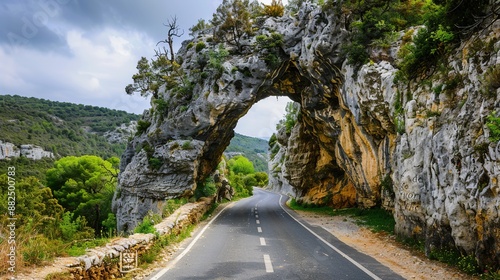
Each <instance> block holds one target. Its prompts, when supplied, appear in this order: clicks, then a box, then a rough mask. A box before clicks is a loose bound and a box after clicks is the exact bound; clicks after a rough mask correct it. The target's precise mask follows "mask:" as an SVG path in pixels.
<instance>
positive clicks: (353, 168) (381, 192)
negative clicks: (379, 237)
mask: <svg viewBox="0 0 500 280" xmlns="http://www.w3.org/2000/svg"><path fill="white" fill-rule="evenodd" d="M342 17H343V15H338V14H335V13H334V12H323V11H322V10H321V9H320V8H319V7H317V6H315V5H310V4H305V5H303V6H302V8H301V9H300V10H299V11H298V12H297V14H296V15H294V16H293V17H292V16H290V15H286V16H284V17H281V18H267V19H265V20H262V21H261V25H260V26H259V29H258V30H259V31H257V34H256V36H259V35H260V36H264V37H266V36H267V37H266V38H269V37H272V36H271V34H273V33H278V34H282V39H283V40H282V41H283V43H282V45H281V47H280V48H279V49H278V50H271V49H266V48H261V47H259V46H257V44H256V41H255V37H250V38H247V39H246V40H247V42H246V43H247V44H246V45H248V46H250V47H247V48H245V49H244V51H243V53H239V52H237V51H236V50H234V49H231V48H230V47H229V46H228V45H225V46H224V45H222V47H221V46H218V45H216V44H214V43H212V37H211V35H207V34H208V33H210V32H207V33H201V35H199V37H197V38H195V39H193V40H192V41H191V42H185V43H184V44H183V47H182V48H181V49H180V51H179V53H178V54H177V57H182V61H181V62H182V63H181V64H180V67H181V69H182V71H184V72H183V73H184V74H185V77H191V78H192V80H191V82H192V84H193V86H192V88H191V91H189V92H188V93H186V92H184V91H182V88H179V87H167V85H164V86H163V87H162V88H161V90H160V94H159V99H160V101H161V100H163V101H161V102H158V101H156V102H153V103H152V104H153V106H152V109H151V110H150V111H149V112H148V113H147V114H145V115H144V117H143V120H142V122H143V123H147V124H149V127H148V128H147V129H146V130H145V131H144V132H143V133H142V134H141V135H140V136H137V137H135V138H134V139H133V140H132V141H131V142H130V143H129V145H128V148H127V152H126V153H125V154H124V155H123V157H122V166H121V171H122V172H121V174H120V177H119V186H118V190H117V194H116V195H115V200H114V209H115V210H116V211H117V217H118V224H119V228H120V229H121V230H124V229H131V228H133V227H134V226H135V224H136V223H137V221H138V220H140V219H141V217H142V216H143V215H145V213H147V212H148V211H149V210H154V211H158V209H159V208H158V207H159V205H161V204H162V203H163V201H164V200H165V199H168V198H169V197H174V196H182V195H183V194H185V193H186V192H189V191H192V190H193V189H195V188H196V187H197V182H200V181H202V180H204V178H206V176H208V175H209V174H210V173H211V172H212V171H213V170H214V169H215V167H216V166H217V163H218V161H219V159H220V156H221V155H222V152H223V151H224V149H225V147H226V146H227V145H228V143H229V140H230V139H231V137H232V136H233V129H234V127H235V126H236V122H237V120H238V119H239V118H240V117H242V116H243V115H244V114H245V113H246V112H247V111H248V110H249V108H250V107H251V106H252V105H253V104H255V103H256V102H258V101H259V100H261V99H263V98H266V97H268V96H277V95H286V96H288V97H290V98H291V99H292V100H294V101H295V102H297V103H299V104H300V115H299V117H298V121H297V124H296V125H295V127H293V128H292V129H291V130H290V131H289V132H288V133H287V132H286V131H280V132H279V133H278V136H277V143H276V144H275V145H278V146H277V147H278V149H277V151H275V154H274V157H273V159H272V161H271V163H270V165H269V166H270V173H271V174H270V175H271V178H270V182H271V184H272V187H274V188H276V189H277V190H279V191H282V192H285V193H288V194H293V195H295V196H296V197H297V198H298V199H300V200H302V201H304V202H307V203H322V204H329V205H332V206H333V207H339V208H340V207H348V206H354V205H356V206H358V207H373V206H377V205H385V206H386V207H388V208H389V209H390V210H393V211H394V216H395V219H396V232H397V233H398V234H399V235H401V236H405V237H413V238H419V239H422V240H424V241H425V245H426V250H427V252H428V253H429V252H431V251H432V250H434V249H436V248H442V247H452V248H458V250H460V251H461V252H462V253H464V254H472V255H475V256H476V258H477V260H478V262H479V263H480V265H481V266H486V265H492V266H498V264H499V263H500V246H499V244H500V243H499V242H500V234H499V232H498V230H497V229H498V228H499V227H498V226H499V221H500V217H499V214H498V213H499V212H498V205H499V203H500V198H499V196H498V188H499V185H498V184H499V183H498V182H499V176H500V171H499V160H500V155H499V152H498V150H499V149H498V147H497V146H498V143H494V141H492V140H491V139H492V138H491V137H490V136H491V131H490V129H489V128H488V126H487V125H486V124H487V122H488V116H489V115H490V114H492V113H494V111H495V109H498V108H499V107H500V106H499V105H500V99H499V96H500V92H499V89H498V86H491V85H488V86H485V81H487V80H491V78H492V77H491V76H492V75H497V76H494V77H493V78H494V79H500V77H498V74H494V73H498V71H499V70H498V64H499V62H500V43H499V41H500V40H499V37H500V31H499V29H500V27H499V24H498V23H496V24H493V25H491V26H490V27H489V28H488V29H487V30H484V31H483V32H482V33H481V34H478V37H477V40H476V41H475V43H474V42H473V41H471V42H468V43H466V44H464V45H463V46H462V47H461V48H460V51H457V52H456V53H455V54H454V55H453V56H451V57H449V58H448V60H447V61H448V64H447V65H445V67H444V69H439V70H437V71H434V72H433V73H428V76H427V77H425V78H419V79H417V80H414V81H410V82H408V83H401V82H400V83H396V82H395V76H396V75H395V74H396V72H397V69H396V66H395V65H396V62H397V61H398V57H397V53H398V50H399V48H400V47H401V40H400V41H398V42H395V43H394V44H393V45H392V46H391V47H390V48H389V49H387V50H379V52H374V55H373V61H371V63H369V64H366V65H363V66H362V67H361V68H360V69H359V71H356V73H355V70H354V68H353V67H352V66H350V65H349V64H348V63H347V62H344V61H343V60H342V59H341V58H340V56H339V52H340V49H341V45H342V43H343V42H344V41H345V38H346V37H345V35H346V33H347V32H346V30H345V28H344V26H343V23H344V22H345V20H344V18H342ZM400 35H401V36H403V34H400ZM261 38H262V37H261ZM198 42H203V45H204V46H208V47H207V48H206V49H201V50H200V49H199V48H196V49H195V48H193V47H192V46H193V44H197V43H198ZM478 42H479V43H478ZM481 42H485V43H484V44H482V43H481ZM190 43H191V44H190ZM190 46H191V47H190ZM221 48H227V49H228V50H229V51H230V52H232V54H231V55H229V56H227V57H226V58H225V60H224V61H221V62H220V67H217V68H210V67H211V66H209V65H208V66H207V63H206V58H207V56H209V55H211V54H212V55H213V54H214V53H216V52H220V50H221ZM270 54H271V55H274V58H276V59H277V61H278V62H279V63H269V60H266V59H267V58H269V55H270ZM203 61H205V64H204V65H205V66H204V67H201V64H203ZM200 69H201V70H200ZM200 71H201V72H200ZM201 77H203V78H201ZM493 85H498V83H494V84H493ZM485 91H486V92H487V91H492V92H490V93H489V94H488V93H485ZM162 103H163V104H168V105H169V106H167V108H163V107H161V106H158V104H162ZM185 143H190V144H189V146H190V147H191V148H190V149H187V150H185V149H181V148H179V147H184V145H186V144H185ZM157 160H159V161H160V162H161V164H155V162H156V163H157Z"/></svg>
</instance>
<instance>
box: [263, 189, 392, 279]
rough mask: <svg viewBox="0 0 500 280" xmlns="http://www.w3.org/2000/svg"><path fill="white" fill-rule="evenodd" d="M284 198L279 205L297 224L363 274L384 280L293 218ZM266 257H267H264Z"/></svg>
mask: <svg viewBox="0 0 500 280" xmlns="http://www.w3.org/2000/svg"><path fill="white" fill-rule="evenodd" d="M282 198H283V195H281V194H280V200H279V205H280V207H281V209H283V211H285V212H286V213H287V214H288V216H290V217H291V218H292V219H294V220H295V221H296V222H297V223H299V225H301V226H303V227H304V228H305V229H307V230H308V231H309V232H310V233H312V234H313V235H314V236H316V238H318V239H319V240H321V241H322V242H323V243H325V244H326V245H327V246H328V247H330V248H332V249H333V250H334V251H336V252H337V253H339V254H340V255H341V256H342V257H344V258H346V259H347V260H348V261H350V262H351V263H352V264H354V265H355V266H357V267H358V268H359V269H361V270H362V271H363V272H365V273H366V274H368V275H369V276H370V277H371V278H373V279H375V280H382V278H380V277H378V276H377V275H375V274H373V272H371V271H369V270H368V269H367V268H366V267H364V266H363V265H362V264H360V263H358V262H357V261H355V260H353V259H352V258H351V257H349V256H348V255H347V254H345V253H344V252H342V251H340V249H338V248H337V247H335V246H333V245H332V244H330V243H329V242H328V241H326V240H325V239H323V238H322V237H321V236H319V235H318V234H316V233H315V232H314V231H312V229H310V228H308V227H307V226H306V225H304V224H303V223H301V222H300V221H299V220H297V219H296V218H295V217H294V216H292V215H291V214H290V213H288V211H287V210H286V209H285V208H284V207H283V204H282V203H281V199H282ZM264 256H265V255H264Z"/></svg>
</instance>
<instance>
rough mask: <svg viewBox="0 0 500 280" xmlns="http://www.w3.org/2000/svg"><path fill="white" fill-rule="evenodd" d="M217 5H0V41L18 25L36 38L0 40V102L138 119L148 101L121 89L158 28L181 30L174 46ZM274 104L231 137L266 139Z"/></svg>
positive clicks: (156, 0)
mask: <svg viewBox="0 0 500 280" xmlns="http://www.w3.org/2000/svg"><path fill="white" fill-rule="evenodd" d="M49 2H50V1H49ZM221 2H222V0H210V1H207V2H203V4H201V3H199V2H197V0H185V1H184V2H182V3H181V2H179V3H175V4H174V3H165V2H163V1H161V0H148V1H147V4H146V3H144V4H143V3H142V2H141V3H135V2H134V3H133V4H130V5H127V6H124V5H123V3H122V2H121V1H118V0H116V1H115V0H109V1H106V2H101V1H97V0H95V1H94V0H92V1H91V0H89V1H81V2H80V1H67V2H64V3H65V4H64V5H56V6H51V7H41V6H39V5H37V4H36V2H29V3H31V4H29V3H28V2H26V3H24V2H22V1H19V2H17V1H16V2H12V3H11V4H9V5H8V9H5V7H2V6H1V5H0V23H2V25H0V33H2V34H0V35H6V34H14V33H15V34H17V35H18V36H21V37H22V36H24V35H23V32H22V31H23V30H24V29H26V28H27V22H26V21H23V19H26V18H27V19H29V23H30V24H29V26H31V27H33V26H35V27H36V32H34V31H33V30H34V29H33V30H31V29H30V30H31V31H33V32H34V34H30V35H32V36H31V37H29V38H28V37H26V36H25V37H26V38H25V37H23V38H24V39H25V41H26V44H24V45H16V44H13V43H12V42H8V41H5V38H4V39H3V40H4V41H3V42H2V41H1V40H0V61H1V62H2V69H5V70H6V71H4V72H3V73H2V75H0V94H18V95H23V96H33V97H38V98H44V99H49V100H54V101H64V102H73V103H82V104H88V105H94V106H103V107H109V108H114V109H120V110H126V111H129V112H135V113H142V112H143V111H144V109H147V108H149V107H150V104H149V98H143V97H141V96H138V95H134V96H128V95H126V93H125V91H124V88H125V86H126V85H127V84H129V83H131V82H132V78H131V77H132V75H133V74H134V73H135V72H136V71H137V70H136V68H135V67H136V64H137V61H138V60H139V59H140V58H141V57H142V56H145V57H148V58H151V57H152V56H153V55H154V49H155V47H156V42H158V41H159V40H161V39H163V38H161V36H164V33H165V27H164V26H163V25H162V23H164V22H165V21H166V20H167V19H168V18H169V17H170V16H174V15H178V17H179V20H180V22H179V23H180V24H181V25H182V28H184V30H185V35H184V37H183V38H180V39H178V40H177V41H176V45H179V46H180V42H181V41H182V40H184V39H187V37H188V35H187V34H188V33H189V32H188V31H187V30H188V28H189V27H190V26H192V25H194V24H195V23H196V21H197V20H198V19H199V18H205V19H208V20H209V19H210V18H211V16H212V13H213V12H215V9H216V8H217V6H218V5H219V4H220V3H221ZM261 2H266V3H270V0H269V1H267V0H266V1H261ZM283 2H284V3H286V1H283ZM195 3H196V5H194V4H195ZM165 7H167V8H168V9H167V10H166V11H165ZM110 11H112V13H110ZM42 12H43V13H45V14H46V17H45V18H43V19H44V20H43V22H42V21H41V22H40V23H39V25H38V26H37V25H34V24H35V23H34V22H33V20H32V19H33V18H34V17H35V16H36V15H41V13H42ZM41 19H42V18H41ZM23 28H24V29H23ZM158 36H160V37H158ZM4 37H5V36H4ZM2 38H3V37H2ZM275 100H276V98H268V99H266V100H264V101H261V102H259V103H258V104H255V105H254V107H253V108H252V109H251V110H250V112H249V113H248V114H247V116H246V117H244V118H243V119H242V120H240V122H239V125H238V127H237V129H236V130H237V131H238V133H241V134H245V135H250V136H257V137H269V136H270V135H271V134H272V132H273V131H274V130H275V126H276V122H277V121H279V120H280V119H281V118H282V117H283V114H284V106H285V104H286V101H281V100H282V98H280V102H275Z"/></svg>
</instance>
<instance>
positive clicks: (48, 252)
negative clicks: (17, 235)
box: [21, 234, 63, 265]
mask: <svg viewBox="0 0 500 280" xmlns="http://www.w3.org/2000/svg"><path fill="white" fill-rule="evenodd" d="M62 246H63V244H62V242H61V241H60V240H50V239H48V238H47V237H45V236H43V235H41V234H40V235H35V236H31V237H30V238H28V239H27V240H26V241H25V242H23V244H22V247H21V254H22V257H23V261H24V262H25V263H26V264H28V265H42V264H43V263H44V262H46V261H50V260H52V259H53V258H54V257H56V256H58V255H59V254H60V252H61V250H62Z"/></svg>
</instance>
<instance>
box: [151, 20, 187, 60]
mask: <svg viewBox="0 0 500 280" xmlns="http://www.w3.org/2000/svg"><path fill="white" fill-rule="evenodd" d="M163 25H164V26H166V27H167V29H168V31H167V38H166V39H165V40H162V41H159V42H158V43H156V45H157V46H158V44H160V43H164V44H167V45H168V48H169V51H167V49H165V47H163V49H162V50H161V49H160V50H155V52H156V56H161V55H164V56H165V57H168V53H169V52H170V62H174V60H175V53H174V37H181V36H182V35H184V31H181V29H180V28H179V25H177V16H174V17H172V18H171V19H169V20H167V23H166V24H165V23H164V24H163Z"/></svg>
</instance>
